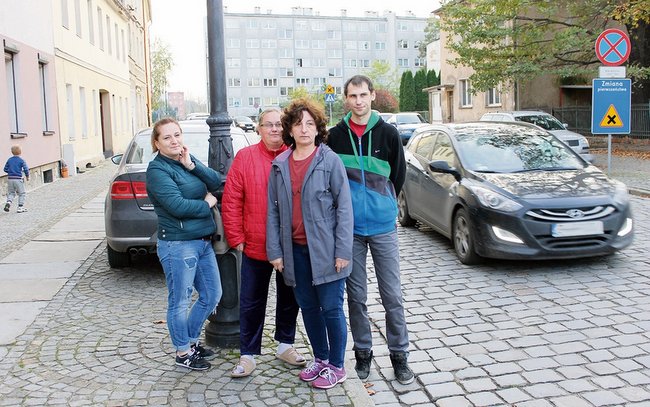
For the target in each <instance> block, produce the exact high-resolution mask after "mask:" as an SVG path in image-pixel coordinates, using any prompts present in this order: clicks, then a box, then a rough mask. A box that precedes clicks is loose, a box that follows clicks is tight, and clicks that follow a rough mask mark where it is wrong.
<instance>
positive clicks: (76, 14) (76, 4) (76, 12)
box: [74, 0, 81, 38]
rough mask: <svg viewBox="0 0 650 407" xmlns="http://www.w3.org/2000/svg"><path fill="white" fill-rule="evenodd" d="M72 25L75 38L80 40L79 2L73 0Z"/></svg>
mask: <svg viewBox="0 0 650 407" xmlns="http://www.w3.org/2000/svg"><path fill="white" fill-rule="evenodd" d="M74 23H75V29H76V31H77V37H79V38H81V0H74Z"/></svg>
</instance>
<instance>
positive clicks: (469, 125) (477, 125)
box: [413, 121, 546, 136]
mask: <svg viewBox="0 0 650 407" xmlns="http://www.w3.org/2000/svg"><path fill="white" fill-rule="evenodd" d="M522 127H525V128H528V129H534V130H537V131H540V130H541V131H542V132H546V131H545V130H542V129H540V128H539V127H538V126H535V125H534V124H530V123H526V122H485V121H475V122H465V123H434V124H427V125H426V126H422V127H419V128H417V129H416V130H415V132H414V133H413V136H416V135H418V134H421V133H426V132H429V131H435V130H438V131H444V132H446V133H449V134H452V135H455V134H457V133H462V132H466V131H468V130H472V129H476V130H481V129H486V130H489V129H492V130H501V131H512V130H514V129H515V128H522Z"/></svg>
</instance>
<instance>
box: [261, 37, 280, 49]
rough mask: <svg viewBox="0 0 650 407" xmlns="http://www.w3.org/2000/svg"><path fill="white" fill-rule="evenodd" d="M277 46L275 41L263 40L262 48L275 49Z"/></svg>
mask: <svg viewBox="0 0 650 407" xmlns="http://www.w3.org/2000/svg"><path fill="white" fill-rule="evenodd" d="M277 47H278V44H277V43H276V41H275V40H269V39H263V40H262V48H277Z"/></svg>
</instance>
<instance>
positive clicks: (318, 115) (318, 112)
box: [282, 98, 328, 148]
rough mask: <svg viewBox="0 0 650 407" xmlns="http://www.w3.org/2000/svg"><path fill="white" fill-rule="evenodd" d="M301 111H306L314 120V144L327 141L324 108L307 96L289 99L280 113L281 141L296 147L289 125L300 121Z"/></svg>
mask: <svg viewBox="0 0 650 407" xmlns="http://www.w3.org/2000/svg"><path fill="white" fill-rule="evenodd" d="M302 112H307V113H309V114H310V115H311V117H313V118H314V121H315V122H316V140H315V143H314V144H316V145H319V144H320V143H327V135H328V132H327V122H328V120H327V116H326V115H325V109H323V107H321V106H320V105H319V104H318V103H316V102H314V101H313V100H311V99H308V98H299V99H295V100H293V101H291V103H290V104H289V106H287V107H285V108H284V114H283V115H282V141H284V144H286V145H288V146H289V147H290V148H295V147H296V140H294V139H293V137H292V136H291V127H292V126H293V125H295V124H299V123H300V122H301V121H302Z"/></svg>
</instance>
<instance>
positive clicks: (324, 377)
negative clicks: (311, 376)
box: [311, 365, 348, 389]
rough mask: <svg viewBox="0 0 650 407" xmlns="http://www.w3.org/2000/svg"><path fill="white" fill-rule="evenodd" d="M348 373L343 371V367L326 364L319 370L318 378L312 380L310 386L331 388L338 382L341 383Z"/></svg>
mask: <svg viewBox="0 0 650 407" xmlns="http://www.w3.org/2000/svg"><path fill="white" fill-rule="evenodd" d="M347 378H348V375H347V374H346V373H345V368H344V367H342V368H340V369H339V368H338V367H335V366H332V365H327V366H326V367H325V369H323V370H321V372H320V373H319V374H318V378H316V380H314V381H313V382H312V384H311V385H312V386H313V387H315V388H317V389H331V388H332V387H334V386H336V385H337V384H339V383H343V382H344V381H345V379H347Z"/></svg>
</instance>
